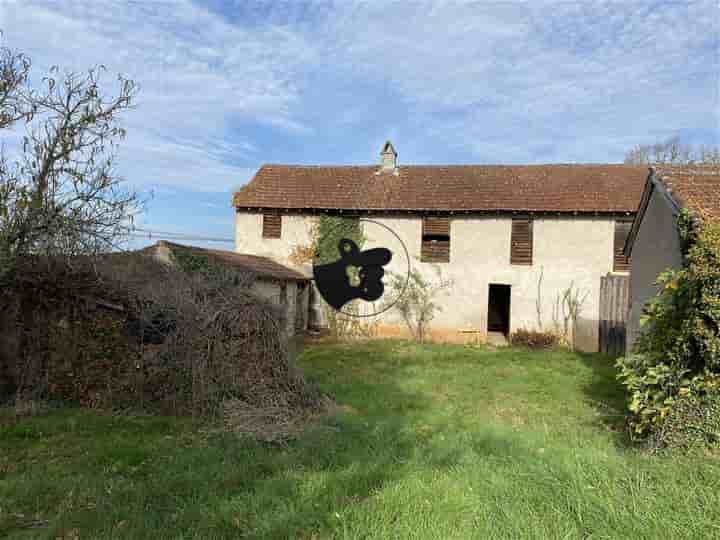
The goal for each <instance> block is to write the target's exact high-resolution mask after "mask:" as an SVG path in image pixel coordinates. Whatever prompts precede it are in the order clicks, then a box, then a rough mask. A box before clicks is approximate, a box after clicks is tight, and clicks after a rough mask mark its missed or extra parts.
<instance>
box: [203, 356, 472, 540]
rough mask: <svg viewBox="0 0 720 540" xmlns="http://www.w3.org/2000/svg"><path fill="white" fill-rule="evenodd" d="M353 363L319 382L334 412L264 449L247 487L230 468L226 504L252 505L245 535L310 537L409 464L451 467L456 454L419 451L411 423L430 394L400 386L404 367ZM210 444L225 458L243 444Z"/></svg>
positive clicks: (419, 435) (419, 438)
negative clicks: (288, 440) (334, 405)
mask: <svg viewBox="0 0 720 540" xmlns="http://www.w3.org/2000/svg"><path fill="white" fill-rule="evenodd" d="M337 353H338V354H342V351H341V350H338V351H337ZM373 353H374V354H376V355H377V354H382V353H381V352H380V351H377V350H374V351H373ZM359 362H360V360H357V359H354V358H353V359H346V360H345V361H343V362H342V364H343V365H344V369H346V370H347V371H346V373H345V374H343V373H342V371H341V369H342V368H337V371H335V373H337V374H338V375H337V377H336V379H337V380H334V381H331V380H330V379H331V378H332V376H331V375H329V374H328V373H327V372H326V373H325V374H323V375H322V377H320V378H321V379H323V382H322V383H321V386H322V387H323V389H324V390H329V391H330V392H331V394H333V395H334V396H335V397H336V399H337V400H338V405H339V406H338V409H337V411H336V412H335V413H333V414H331V415H330V416H328V417H326V418H325V419H323V420H322V421H321V422H320V423H318V424H316V425H314V426H311V427H309V428H308V430H307V431H306V433H305V434H303V435H302V436H301V437H300V438H299V439H298V440H296V441H294V442H292V443H290V444H289V445H288V446H287V447H285V448H281V449H279V448H272V449H267V448H266V449H265V450H264V451H263V452H262V453H264V454H267V460H268V461H267V462H266V464H265V466H264V467H263V471H262V474H258V475H256V476H255V478H253V479H250V483H249V484H248V480H249V478H248V476H249V475H247V473H245V474H242V473H240V475H238V476H235V474H234V472H233V470H232V469H230V470H228V477H227V478H226V481H225V482H224V485H225V486H226V487H229V488H230V489H229V491H228V492H227V493H226V495H225V496H226V497H227V499H226V500H232V499H233V498H234V497H239V498H240V500H241V501H242V504H243V505H244V504H248V503H249V504H250V506H251V509H250V512H249V513H250V515H253V516H254V519H253V523H248V526H249V527H250V528H251V529H253V533H250V534H251V536H250V537H253V536H252V535H253V534H254V535H256V537H261V538H305V537H308V538H311V537H312V534H314V533H317V532H318V531H321V530H327V529H334V528H335V527H337V525H338V524H339V521H338V516H337V515H336V513H340V512H342V511H343V508H345V507H346V506H348V505H354V504H362V502H363V501H365V500H366V499H368V498H370V497H372V495H373V494H374V493H376V492H378V491H380V490H382V489H383V488H384V487H385V486H387V485H388V484H390V483H393V482H396V481H399V480H400V479H402V478H403V477H405V476H406V475H407V474H409V470H408V467H409V466H417V465H418V462H419V463H420V465H421V466H423V467H425V466H426V467H427V468H428V469H441V468H446V467H451V466H452V465H454V464H455V463H456V462H457V459H458V457H457V456H456V455H450V454H448V455H442V456H438V455H436V454H433V453H431V452H428V453H425V452H423V451H422V447H423V445H424V443H426V442H427V441H428V440H429V439H430V438H431V437H432V433H425V432H422V431H421V430H417V429H416V427H417V426H416V425H414V424H415V423H416V422H417V421H418V420H419V419H420V418H422V416H423V414H424V413H426V412H429V411H430V409H431V408H432V407H433V403H432V399H431V397H430V396H428V395H424V394H422V393H419V392H409V391H407V390H405V389H403V388H402V387H401V385H400V384H399V382H400V381H401V380H402V377H403V374H402V369H403V366H402V365H401V364H397V363H395V364H392V363H384V362H382V360H381V361H380V362H381V363H382V367H381V369H377V368H376V367H375V366H373V369H371V370H368V371H363V366H362V365H359ZM333 364H334V363H333ZM378 375H380V376H379V377H378ZM373 376H374V377H373ZM309 378H312V377H309ZM383 411H384V412H385V413H386V414H383ZM216 443H217V444H220V445H223V446H225V448H224V452H223V453H225V454H227V455H232V454H233V453H235V452H234V448H235V447H236V446H237V445H247V444H248V442H247V441H242V439H239V438H236V437H233V436H231V435H224V436H222V437H221V438H220V439H219V440H218V441H216ZM253 444H254V443H253ZM411 462H412V465H408V464H409V463H411ZM238 466H239V467H240V468H242V467H243V465H242V464H241V463H238ZM245 469H246V465H245ZM233 484H235V487H237V488H239V489H238V490H235V489H233V487H232V486H233ZM247 511H248V509H247V508H243V509H240V512H247ZM246 534H248V533H247V532H246ZM303 535H305V536H303Z"/></svg>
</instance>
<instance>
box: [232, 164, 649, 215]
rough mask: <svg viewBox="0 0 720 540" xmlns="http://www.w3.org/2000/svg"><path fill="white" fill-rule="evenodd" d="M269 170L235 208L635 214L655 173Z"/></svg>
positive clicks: (466, 168)
mask: <svg viewBox="0 0 720 540" xmlns="http://www.w3.org/2000/svg"><path fill="white" fill-rule="evenodd" d="M379 170H380V168H379V167H378V166H299V165H264V166H263V167H261V168H260V170H259V171H258V172H257V173H256V174H255V176H254V177H253V179H252V181H250V183H248V184H247V185H246V186H244V187H243V188H241V189H240V190H239V191H238V192H237V193H235V195H234V197H233V204H234V206H235V207H236V208H282V209H298V210H299V209H314V210H330V209H342V210H401V211H402V210H415V211H477V212H484V211H530V212H532V211H536V212H544V211H547V212H635V211H636V210H637V206H638V203H639V201H640V196H641V194H642V191H643V186H644V184H645V180H646V179H647V176H648V168H647V167H645V166H628V165H507V166H506V165H452V166H426V165H417V166H404V167H398V168H397V169H396V171H397V172H396V173H393V172H381V173H379V174H378V171H379Z"/></svg>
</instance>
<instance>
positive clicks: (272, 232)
mask: <svg viewBox="0 0 720 540" xmlns="http://www.w3.org/2000/svg"><path fill="white" fill-rule="evenodd" d="M281 230H282V216H281V215H280V214H263V230H262V235H263V238H280V233H281Z"/></svg>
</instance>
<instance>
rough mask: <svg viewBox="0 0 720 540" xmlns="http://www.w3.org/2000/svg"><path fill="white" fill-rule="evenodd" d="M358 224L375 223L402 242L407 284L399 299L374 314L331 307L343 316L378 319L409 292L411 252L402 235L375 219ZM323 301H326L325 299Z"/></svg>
mask: <svg viewBox="0 0 720 540" xmlns="http://www.w3.org/2000/svg"><path fill="white" fill-rule="evenodd" d="M358 222H360V223H362V222H367V223H373V224H375V225H379V226H380V227H383V228H384V229H386V230H387V231H388V232H390V234H392V235H393V236H394V237H395V238H397V241H398V242H400V245H401V246H402V248H403V251H404V252H405V260H407V273H406V275H405V283H404V285H403V287H402V290H401V291H400V294H398V295H397V298H395V299H394V300H393V301H392V302H390V303H389V304H387V305H386V306H385V307H384V308H383V309H381V310H380V311H376V312H374V313H368V314H359V313H347V312H346V311H343V310H342V309H336V308H334V307H333V306H330V308H332V309H334V310H335V311H337V312H338V313H342V314H343V315H345V316H347V317H357V318H367V317H377V316H378V315H381V314H383V313H385V312H386V311H388V310H389V309H391V308H392V307H394V306H395V304H397V302H398V300H400V298H402V296H403V295H404V294H405V291H407V288H408V285H409V284H410V272H411V271H412V268H411V264H410V252H409V251H408V249H407V246H406V245H405V242H403V241H402V239H401V238H400V235H398V234H397V233H396V232H395V231H394V230H392V229H391V228H390V227H388V226H387V225H385V224H384V223H380V222H379V221H375V220H374V219H369V218H358ZM386 249H387V248H386ZM314 267H315V261H313V268H314ZM383 285H384V283H383ZM318 292H319V291H318ZM383 294H384V293H383ZM320 297H321V298H323V297H322V294H320ZM323 301H325V298H323ZM325 303H326V304H327V305H329V304H328V303H327V301H325Z"/></svg>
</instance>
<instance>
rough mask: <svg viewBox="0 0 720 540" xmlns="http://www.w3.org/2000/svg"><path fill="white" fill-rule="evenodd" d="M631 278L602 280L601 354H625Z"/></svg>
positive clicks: (609, 277) (623, 276) (615, 277)
mask: <svg viewBox="0 0 720 540" xmlns="http://www.w3.org/2000/svg"><path fill="white" fill-rule="evenodd" d="M629 306H630V276H626V275H617V274H608V275H607V276H604V277H602V278H600V352H601V353H604V354H607V355H609V356H613V357H617V356H622V355H624V354H625V343H626V335H627V328H626V324H627V316H628V310H629Z"/></svg>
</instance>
